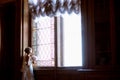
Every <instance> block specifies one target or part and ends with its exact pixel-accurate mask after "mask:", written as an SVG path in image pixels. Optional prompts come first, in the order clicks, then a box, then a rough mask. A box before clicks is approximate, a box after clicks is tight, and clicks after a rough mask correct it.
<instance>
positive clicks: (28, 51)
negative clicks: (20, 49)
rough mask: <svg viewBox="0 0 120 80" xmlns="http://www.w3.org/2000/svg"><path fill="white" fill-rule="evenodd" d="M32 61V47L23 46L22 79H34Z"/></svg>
mask: <svg viewBox="0 0 120 80" xmlns="http://www.w3.org/2000/svg"><path fill="white" fill-rule="evenodd" d="M32 63H33V60H32V48H30V47H27V48H25V56H24V57H23V65H22V72H23V74H22V80H34V74H33V65H32Z"/></svg>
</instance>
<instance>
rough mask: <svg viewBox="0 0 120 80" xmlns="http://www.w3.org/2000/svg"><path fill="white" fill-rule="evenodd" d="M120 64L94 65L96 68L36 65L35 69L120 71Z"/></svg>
mask: <svg viewBox="0 0 120 80" xmlns="http://www.w3.org/2000/svg"><path fill="white" fill-rule="evenodd" d="M119 67H120V66H106V67H105V66H101V67H94V68H86V69H85V68H83V67H58V68H55V67H34V70H35V71H47V70H49V71H54V70H58V71H77V72H100V71H117V72H119V71H120V69H119Z"/></svg>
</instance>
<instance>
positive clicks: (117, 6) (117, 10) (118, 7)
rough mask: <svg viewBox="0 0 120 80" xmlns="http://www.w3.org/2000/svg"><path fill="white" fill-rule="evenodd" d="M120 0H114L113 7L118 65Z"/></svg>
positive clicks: (119, 55)
mask: <svg viewBox="0 0 120 80" xmlns="http://www.w3.org/2000/svg"><path fill="white" fill-rule="evenodd" d="M119 3H120V0H114V8H115V26H116V43H117V48H116V51H117V63H118V64H119V65H120V4H119Z"/></svg>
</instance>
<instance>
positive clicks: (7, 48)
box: [0, 3, 15, 80]
mask: <svg viewBox="0 0 120 80" xmlns="http://www.w3.org/2000/svg"><path fill="white" fill-rule="evenodd" d="M0 10H1V30H2V33H1V35H2V37H1V41H2V43H1V47H2V49H1V55H0V56H1V57H0V62H1V63H0V71H1V72H2V73H1V77H2V78H3V80H10V79H11V80H12V79H13V76H14V40H15V38H14V33H15V30H14V29H15V5H14V3H9V4H6V5H4V6H2V7H0ZM6 75H7V77H6Z"/></svg>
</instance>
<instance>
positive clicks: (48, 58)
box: [32, 17, 55, 67]
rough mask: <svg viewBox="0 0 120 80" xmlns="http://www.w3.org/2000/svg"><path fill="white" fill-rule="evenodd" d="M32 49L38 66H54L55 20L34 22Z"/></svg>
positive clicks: (46, 19) (43, 19)
mask: <svg viewBox="0 0 120 80" xmlns="http://www.w3.org/2000/svg"><path fill="white" fill-rule="evenodd" d="M32 29H33V31H32V33H33V34H32V47H33V52H34V54H35V55H37V59H38V60H37V66H44V67H45V66H54V63H55V62H54V18H49V17H40V18H39V19H38V20H37V22H36V20H33V27H32Z"/></svg>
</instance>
